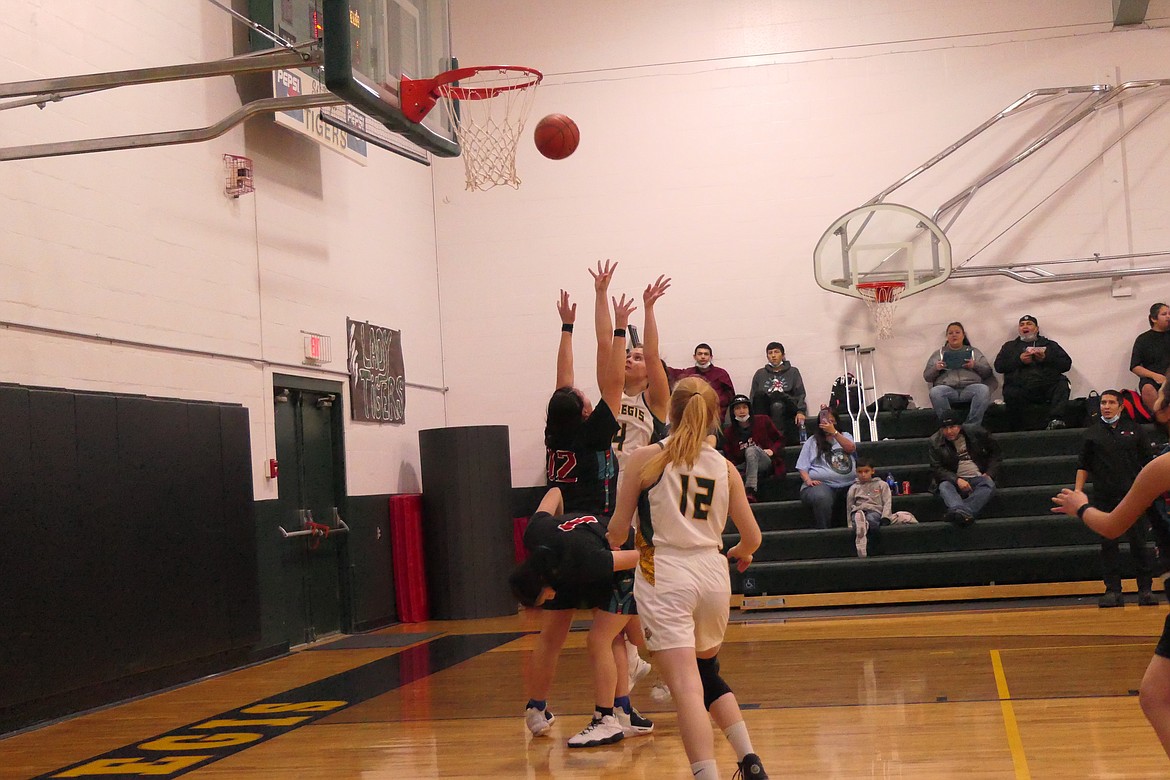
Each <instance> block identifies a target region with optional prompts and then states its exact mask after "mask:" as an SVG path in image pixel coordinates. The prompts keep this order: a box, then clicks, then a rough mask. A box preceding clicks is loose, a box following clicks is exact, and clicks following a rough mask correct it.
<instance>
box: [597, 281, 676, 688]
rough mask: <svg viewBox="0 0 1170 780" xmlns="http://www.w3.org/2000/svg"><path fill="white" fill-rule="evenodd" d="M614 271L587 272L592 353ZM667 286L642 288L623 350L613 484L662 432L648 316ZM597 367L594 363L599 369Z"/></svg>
mask: <svg viewBox="0 0 1170 780" xmlns="http://www.w3.org/2000/svg"><path fill="white" fill-rule="evenodd" d="M616 270H617V263H614V264H613V265H612V266H611V265H610V263H609V261H606V264H605V266H604V268H603V267H602V265H601V263H600V262H598V264H597V273H594V272H593V271H592V270H590V271H589V274H590V275H591V276H592V277H593V290H594V302H593V310H594V317H593V324H594V328H595V331H596V334H597V345H598V354H600V353H601V349H602V348H603V346H604V347H608V345H609V344H610V340H611V336H610V328H611V326H610V321H609V299H608V290H609V282H610V281H611V280H612V278H613V273H614V272H615V271H616ZM669 289H670V279H669V278H668V277H667V276H666V275H665V274H663V275H661V276H659V277H658V278H657V279H656V280H655V281H654V282H653V283H651V284H648V285H646V289H645V290H643V291H642V307H643V309H644V315H645V321H644V326H643V328H642V339H643V342H642V346H641V347H637V346H634V347H632V348H631V349H629V350H628V351H627V352H626V366H625V383H624V385H623V387H622V398H621V403H620V406H619V408H618V409H615V410H614V411H615V414H614V417H615V419H616V420H617V423H618V432H617V433H616V434H615V435H614V437H613V455H614V458H615V459H616V460H617V464H618V476H617V484H618V486H619V487H620V485H621V481H622V474H624V473H625V470H624V468H623V464H624V463H625V460H626V458H627V457H629V454H630V453H631V452H633V451H634V450H636V449H638V448H639V447H645V446H646V445H647V444H650V443H651V442H655V441H658V440H659V439H661V438H663V437H664V436H665V435H666V423H665V420H666V415H667V412H668V411H669V406H670V382H669V380H668V379H667V378H666V368H665V366H664V365H663V363H662V359H661V357H660V356H659V353H658V320H657V319H656V318H655V316H654V304H655V303H656V302H657V301H658V299H659V298H661V297H662V296H663V295H664V294H665V293H666V291H667V290H669ZM630 343H631V344H632V343H633V342H632V341H631V342H630ZM601 368H602V367H601V365H600V364H599V365H598V371H599V372H600V370H601ZM598 376H599V377H600V376H601V374H600V373H599V374H598ZM598 381H600V379H599V380H598ZM625 648H626V655H627V657H628V667H627V668H628V670H629V685H630V688H633V687H634V685H635V684H636V683H637V682H638V680H640V679H642V678H643V677H645V676H646V675H648V674H649V673H650V664H649V663H648V662H647V661H645V660H643V659H642V657H641V656H640V655H639V654H638V648H637V647H636V646H635V645H634V644H633V643H631V642H629V641H627V642H626V643H625ZM654 689H655V692H656V693H657V695H658V696H659V697H662V698H666V697H669V695H670V693H669V690H668V688H667V686H666V685H665V684H664V683H663V682H662V681H661V680H659V681H657V682H656V683H655V685H654Z"/></svg>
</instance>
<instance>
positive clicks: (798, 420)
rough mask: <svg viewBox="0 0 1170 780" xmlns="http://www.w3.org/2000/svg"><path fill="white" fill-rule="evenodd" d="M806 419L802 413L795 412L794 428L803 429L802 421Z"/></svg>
mask: <svg viewBox="0 0 1170 780" xmlns="http://www.w3.org/2000/svg"><path fill="white" fill-rule="evenodd" d="M807 419H808V418H807V417H805V415H804V412H797V413H796V426H797V427H798V428H803V427H804V421H805V420H807Z"/></svg>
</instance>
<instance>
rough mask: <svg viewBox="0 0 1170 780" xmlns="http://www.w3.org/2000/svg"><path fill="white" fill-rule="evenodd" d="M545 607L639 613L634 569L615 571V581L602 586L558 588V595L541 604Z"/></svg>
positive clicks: (628, 613) (621, 613) (627, 613)
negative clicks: (635, 597)
mask: <svg viewBox="0 0 1170 780" xmlns="http://www.w3.org/2000/svg"><path fill="white" fill-rule="evenodd" d="M541 606H542V607H543V608H544V609H589V610H593V609H600V610H601V611H603V612H610V613H612V614H614V615H637V614H638V604H637V602H635V601H634V570H633V569H623V570H621V571H615V572H614V573H613V582H612V583H611V584H610V585H608V586H606V587H604V588H602V587H598V588H575V589H572V590H558V591H557V595H556V596H554V597H553V598H551V599H549V600H548V601H546V602H544V604H542V605H541Z"/></svg>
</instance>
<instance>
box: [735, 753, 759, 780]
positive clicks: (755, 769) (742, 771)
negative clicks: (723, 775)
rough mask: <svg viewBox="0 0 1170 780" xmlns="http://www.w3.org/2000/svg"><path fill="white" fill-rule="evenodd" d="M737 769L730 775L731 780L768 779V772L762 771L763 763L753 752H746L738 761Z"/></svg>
mask: <svg viewBox="0 0 1170 780" xmlns="http://www.w3.org/2000/svg"><path fill="white" fill-rule="evenodd" d="M738 766H739V769H736V770H735V774H734V775H732V776H731V780H768V773H767V772H766V771H764V764H763V762H761V761H760V757H759V756H757V755H756V754H755V753H748V754H747V755H746V756H744V757H743V761H740V762H739V765H738Z"/></svg>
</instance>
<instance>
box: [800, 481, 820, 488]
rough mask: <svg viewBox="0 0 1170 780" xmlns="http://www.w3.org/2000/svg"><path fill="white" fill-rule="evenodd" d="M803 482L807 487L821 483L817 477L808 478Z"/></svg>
mask: <svg viewBox="0 0 1170 780" xmlns="http://www.w3.org/2000/svg"><path fill="white" fill-rule="evenodd" d="M804 484H805V485H807V486H809V487H816V486H817V485H819V484H821V481H820V480H819V479H810V480H809V481H808V482H805V483H804Z"/></svg>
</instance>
